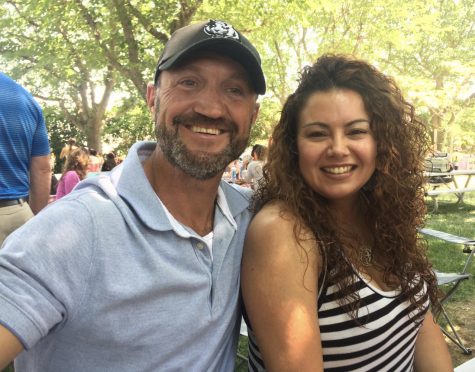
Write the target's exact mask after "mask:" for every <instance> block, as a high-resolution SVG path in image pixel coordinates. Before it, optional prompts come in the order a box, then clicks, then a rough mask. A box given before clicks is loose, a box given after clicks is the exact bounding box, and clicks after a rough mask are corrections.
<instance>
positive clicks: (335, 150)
mask: <svg viewBox="0 0 475 372" xmlns="http://www.w3.org/2000/svg"><path fill="white" fill-rule="evenodd" d="M348 153H349V150H348V143H347V139H346V138H345V137H344V136H335V137H333V138H332V139H331V141H330V143H329V145H328V155H330V156H337V157H338V156H346V155H348Z"/></svg>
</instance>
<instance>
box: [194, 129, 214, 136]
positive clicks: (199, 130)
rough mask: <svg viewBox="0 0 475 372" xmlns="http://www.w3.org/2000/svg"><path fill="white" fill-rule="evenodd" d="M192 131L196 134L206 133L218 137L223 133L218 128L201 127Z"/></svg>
mask: <svg viewBox="0 0 475 372" xmlns="http://www.w3.org/2000/svg"><path fill="white" fill-rule="evenodd" d="M191 130H192V131H193V132H195V133H205V134H212V135H215V136H217V135H218V134H219V133H221V131H220V130H219V129H217V128H201V127H191Z"/></svg>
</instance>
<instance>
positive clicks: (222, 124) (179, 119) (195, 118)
mask: <svg viewBox="0 0 475 372" xmlns="http://www.w3.org/2000/svg"><path fill="white" fill-rule="evenodd" d="M172 124H173V126H174V127H176V126H177V125H185V126H193V125H196V126H199V125H203V124H209V125H210V126H214V127H218V128H220V129H224V130H227V131H230V132H234V133H236V132H237V131H238V128H237V125H236V123H235V122H234V121H232V120H226V119H213V118H210V117H208V116H205V115H201V114H197V113H195V114H192V115H177V116H175V117H174V118H173V120H172Z"/></svg>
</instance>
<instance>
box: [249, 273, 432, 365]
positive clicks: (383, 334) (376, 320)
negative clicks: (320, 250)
mask: <svg viewBox="0 0 475 372" xmlns="http://www.w3.org/2000/svg"><path fill="white" fill-rule="evenodd" d="M354 285H355V290H356V291H358V293H359V296H360V298H361V301H362V306H361V307H360V309H359V311H358V317H357V319H356V321H355V320H353V319H351V317H350V316H349V315H348V314H347V313H346V312H345V310H344V309H343V308H342V307H341V306H340V305H339V304H338V302H337V300H338V299H339V297H340V293H339V292H338V287H337V286H336V285H331V286H328V287H324V288H323V292H322V296H320V298H319V300H318V318H319V323H320V335H321V339H322V348H323V362H324V369H325V371H365V372H366V371H412V370H413V364H414V347H415V342H416V337H417V334H418V332H419V329H420V326H421V321H420V318H418V319H419V320H418V321H415V320H414V318H413V317H414V315H417V314H415V313H411V310H410V302H409V301H408V300H406V299H405V298H404V296H403V295H400V293H398V292H397V291H390V292H385V291H382V290H379V289H377V288H374V287H373V286H371V285H370V284H368V283H366V282H365V281H364V280H363V279H362V278H361V277H359V276H357V277H356V281H355V283H354ZM420 287H421V290H420V292H419V295H420V296H423V297H424V306H423V307H422V309H419V310H417V311H418V312H422V314H425V313H426V312H427V310H428V307H429V302H428V298H427V295H426V287H425V286H423V285H420ZM248 332H249V364H248V367H249V370H250V371H265V368H264V364H263V361H262V356H261V354H260V352H259V349H258V347H257V345H256V341H255V335H254V333H253V332H252V330H251V328H250V327H249V326H248Z"/></svg>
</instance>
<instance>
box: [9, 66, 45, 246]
mask: <svg viewBox="0 0 475 372" xmlns="http://www.w3.org/2000/svg"><path fill="white" fill-rule="evenodd" d="M49 153H50V148H49V143H48V135H47V132H46V125H45V121H44V118H43V113H42V111H41V108H40V106H39V105H38V103H37V102H36V101H35V99H34V98H33V96H32V95H31V94H30V93H29V92H27V91H26V90H25V89H24V88H23V87H22V86H20V85H19V84H18V83H17V82H15V81H14V80H12V79H11V78H10V77H8V76H7V75H5V74H3V73H1V72H0V246H1V245H2V242H3V241H4V240H5V238H6V237H7V236H8V235H9V234H10V233H11V232H12V231H14V230H15V229H17V228H18V227H19V226H21V225H23V224H24V223H25V222H26V221H27V220H29V219H30V218H31V217H32V216H33V215H34V214H37V213H38V212H39V211H40V210H41V209H42V208H43V207H44V206H46V204H48V197H49V190H50V182H51V170H50V166H49Z"/></svg>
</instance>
